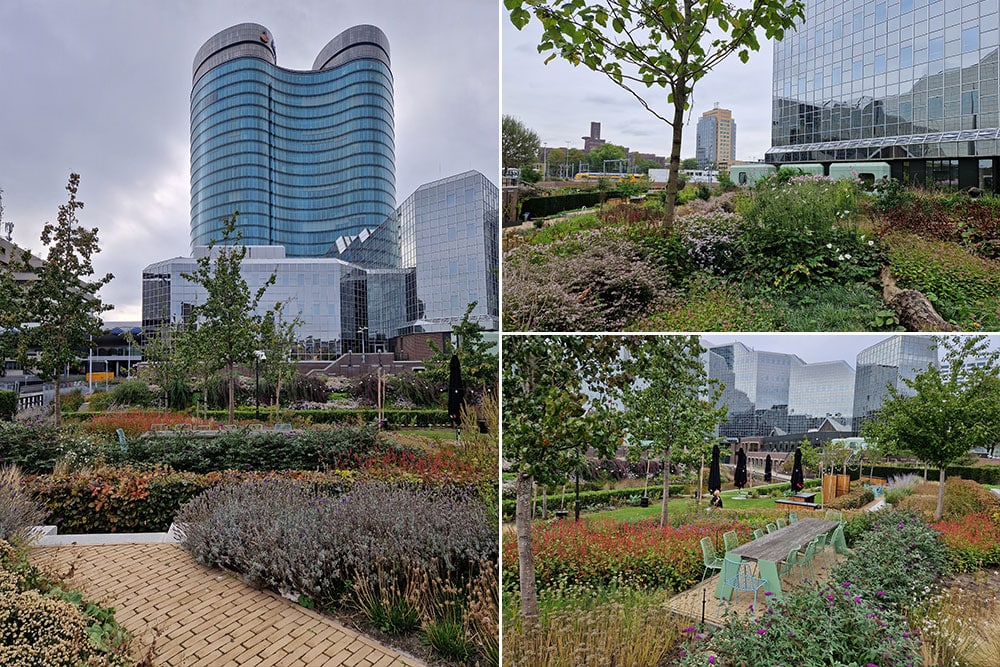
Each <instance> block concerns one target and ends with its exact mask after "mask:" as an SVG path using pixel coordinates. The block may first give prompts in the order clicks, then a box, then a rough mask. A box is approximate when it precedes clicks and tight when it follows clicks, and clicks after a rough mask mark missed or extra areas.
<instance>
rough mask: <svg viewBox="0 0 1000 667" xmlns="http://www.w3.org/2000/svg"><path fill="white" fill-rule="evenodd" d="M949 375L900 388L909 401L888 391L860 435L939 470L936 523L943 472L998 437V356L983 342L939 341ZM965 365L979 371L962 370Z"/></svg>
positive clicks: (931, 370)
mask: <svg viewBox="0 0 1000 667" xmlns="http://www.w3.org/2000/svg"><path fill="white" fill-rule="evenodd" d="M938 344H939V346H941V347H943V348H944V351H945V354H944V359H943V360H942V364H943V366H944V367H945V368H947V369H948V373H947V374H946V373H944V372H942V370H941V369H940V368H937V367H935V366H930V367H928V368H927V370H925V371H923V372H922V373H920V374H919V375H917V376H916V377H914V378H912V379H904V380H903V382H904V384H905V385H906V386H907V388H908V389H909V390H910V391H911V392H912V395H910V394H908V393H904V392H902V391H899V390H898V389H896V388H895V387H890V388H889V398H888V399H887V400H886V401H885V402H884V403H883V404H882V409H881V410H879V411H878V413H876V414H875V416H874V417H873V418H872V419H871V420H869V421H867V422H865V423H864V424H863V425H862V427H861V434H862V435H863V436H864V437H865V438H866V439H869V440H872V441H874V442H875V443H876V444H877V445H878V446H879V447H881V448H883V449H885V450H894V451H897V452H898V451H909V452H912V453H913V455H914V456H916V457H917V458H918V459H919V460H921V461H923V462H924V463H926V464H928V465H932V466H936V467H937V468H938V469H939V470H940V473H939V481H940V485H939V488H938V502H937V509H936V510H935V511H934V518H935V520H938V521H940V520H941V515H942V513H943V512H944V480H945V468H947V467H948V466H949V465H951V464H953V463H955V461H958V460H959V459H961V458H962V457H963V456H965V455H966V454H968V453H969V452H970V451H971V450H972V449H973V448H975V447H988V446H989V445H990V444H992V443H993V441H994V440H995V439H996V434H997V433H998V432H1000V410H997V406H998V405H1000V367H998V356H1000V352H998V351H997V350H990V349H989V344H988V342H987V340H986V337H985V336H969V337H946V338H939V339H938ZM968 359H981V360H983V364H982V365H976V366H973V367H965V365H964V362H965V361H966V360H968Z"/></svg>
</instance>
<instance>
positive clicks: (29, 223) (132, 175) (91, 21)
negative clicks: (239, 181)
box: [0, 0, 500, 321]
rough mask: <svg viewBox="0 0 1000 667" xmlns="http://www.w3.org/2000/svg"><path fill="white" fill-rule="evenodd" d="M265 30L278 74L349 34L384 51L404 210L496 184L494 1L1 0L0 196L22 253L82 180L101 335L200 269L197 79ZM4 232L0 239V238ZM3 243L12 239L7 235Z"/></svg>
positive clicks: (308, 63) (35, 243)
mask: <svg viewBox="0 0 1000 667" xmlns="http://www.w3.org/2000/svg"><path fill="white" fill-rule="evenodd" d="M245 21H248V22H255V23H260V24H263V25H264V26H266V27H267V28H269V29H270V30H271V32H272V34H273V35H274V39H275V46H276V49H277V54H278V65H279V66H281V67H285V68H288V69H299V70H305V69H310V68H311V67H312V63H313V60H314V59H315V57H316V55H317V54H318V53H319V51H320V49H322V48H323V46H325V45H326V43H327V42H329V41H330V40H331V39H332V38H333V37H334V36H336V35H338V34H339V33H340V32H341V31H343V30H344V29H346V28H349V27H350V26H352V25H356V24H359V23H371V24H374V25H376V26H378V27H379V28H381V29H382V31H383V32H385V34H386V35H387V36H388V38H389V44H390V51H391V58H392V72H393V78H394V96H395V107H396V196H397V200H398V201H397V203H401V202H402V201H403V200H404V199H405V198H406V197H408V196H409V195H410V194H411V193H412V192H413V191H414V190H415V189H416V188H417V187H419V186H420V185H421V184H423V183H427V182H430V181H433V180H437V179H439V178H443V177H446V176H450V175H453V174H456V173H460V172H463V171H466V170H468V169H476V170H478V171H481V172H482V173H484V174H485V175H486V176H487V177H488V178H489V179H490V180H491V181H494V182H496V180H497V174H498V173H499V139H498V137H499V106H500V101H499V62H498V60H499V30H498V27H497V22H498V6H497V2H496V0H421V1H420V2H405V1H403V0H369V1H368V2H345V1H343V0H295V1H294V2H281V1H280V0H239V1H234V0H229V1H226V2H222V1H220V0H171V1H170V2H153V1H152V0H143V1H138V0H135V1H128V2H126V1H125V0H46V1H45V2H38V1H37V0H3V2H2V3H0V25H2V26H3V27H4V39H3V40H2V41H0V62H2V63H3V65H2V66H0V100H2V102H0V119H2V122H0V189H3V191H4V193H3V206H4V216H3V218H4V221H12V222H14V223H15V229H14V242H15V243H17V244H19V245H21V246H22V247H27V248H29V249H30V250H32V251H33V252H34V253H35V254H36V255H40V256H42V257H44V256H45V249H44V247H43V246H42V245H41V242H40V241H39V235H40V233H41V229H42V227H43V226H44V225H45V223H46V222H48V221H53V222H54V221H55V219H56V214H57V212H58V207H59V205H60V204H62V203H65V201H66V192H65V189H64V188H65V186H66V182H67V180H68V177H69V174H70V172H71V171H75V172H77V173H79V174H80V175H81V185H80V193H79V195H78V197H79V199H80V200H82V201H83V202H85V204H86V206H85V208H84V209H83V211H81V212H80V215H79V220H80V222H81V224H83V225H84V226H85V227H88V228H89V227H98V228H99V229H100V246H101V253H100V254H99V255H97V256H96V258H95V266H96V269H97V272H98V274H103V273H106V272H111V273H114V275H115V279H114V281H113V282H112V283H111V284H110V285H109V286H107V287H105V288H104V289H103V290H102V292H101V296H102V298H103V299H104V301H105V302H108V303H112V304H114V305H115V309H114V310H113V311H111V312H109V313H105V315H104V319H105V321H123V320H128V321H138V320H139V319H141V300H142V297H141V273H142V269H143V267H145V266H146V265H148V264H150V263H152V262H155V261H159V260H163V259H169V258H172V257H178V256H189V255H190V220H191V205H190V139H189V125H190V95H191V64H192V61H193V59H194V55H195V52H196V51H197V50H198V48H199V47H200V46H201V45H202V44H203V43H204V42H205V40H207V39H208V38H209V37H211V36H212V35H214V34H215V33H217V32H218V31H220V30H222V29H224V28H227V27H229V26H231V25H234V24H237V23H242V22H245ZM2 231H4V230H2V229H0V232H2ZM4 236H6V234H4Z"/></svg>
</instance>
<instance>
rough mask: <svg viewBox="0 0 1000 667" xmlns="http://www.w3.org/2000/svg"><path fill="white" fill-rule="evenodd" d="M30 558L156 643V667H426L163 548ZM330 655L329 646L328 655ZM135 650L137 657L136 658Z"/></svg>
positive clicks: (66, 548) (72, 549) (37, 551)
mask: <svg viewBox="0 0 1000 667" xmlns="http://www.w3.org/2000/svg"><path fill="white" fill-rule="evenodd" d="M31 561H32V562H33V563H34V564H35V565H37V566H38V567H40V568H42V569H43V570H45V571H46V572H50V573H55V574H58V575H65V574H66V573H67V572H69V571H70V569H71V564H72V571H73V575H72V577H71V578H69V583H70V584H71V585H73V586H74V587H76V588H79V589H81V590H82V591H84V592H85V593H86V594H87V596H88V597H89V598H91V599H93V600H95V601H99V602H101V603H102V604H105V605H108V606H111V607H114V608H115V610H116V612H117V613H116V614H115V617H116V618H117V619H118V621H119V622H120V623H121V624H122V625H123V626H125V628H126V629H128V630H129V631H130V632H131V633H132V634H133V635H134V636H135V637H137V639H138V642H137V643H140V644H141V643H145V644H146V646H148V642H150V641H152V637H153V635H154V634H156V635H157V637H156V652H155V653H154V655H153V661H154V664H156V665H162V666H163V667H197V666H199V665H205V666H211V667H216V666H219V667H223V666H225V665H246V666H248V667H249V666H252V665H256V666H257V667H267V666H270V665H280V666H281V667H299V666H306V665H317V666H318V665H338V664H344V665H356V664H363V665H368V664H375V665H378V666H379V667H422V666H423V665H424V663H422V662H420V661H419V660H416V659H415V658H413V657H411V656H408V655H403V654H400V653H399V652H398V651H395V650H393V649H390V648H388V647H385V646H382V645H380V644H378V643H377V642H375V641H374V640H372V639H370V638H368V637H364V636H363V635H360V634H358V633H357V632H355V631H354V630H351V629H349V628H346V627H344V626H342V625H340V624H339V623H337V622H336V621H334V620H332V619H329V618H326V617H324V616H322V615H320V614H316V613H315V612H310V611H309V610H308V609H304V608H302V607H299V606H298V605H296V604H294V603H292V602H290V601H288V600H285V599H284V598H282V597H280V596H278V595H276V594H274V593H271V592H270V591H263V590H259V589H256V588H254V587H252V586H248V585H246V584H244V583H243V582H242V581H240V580H239V579H238V578H236V577H235V576H233V575H232V574H230V573H227V572H223V571H221V570H217V569H213V568H209V567H206V566H204V565H201V564H200V563H198V562H197V561H195V560H194V558H192V557H191V555H190V554H189V553H187V552H186V551H184V550H183V549H181V548H180V547H178V546H176V545H174V544H170V543H149V544H75V545H60V546H38V547H35V548H34V549H32V552H31ZM334 647H335V650H336V654H335V656H334V657H333V658H331V657H330V656H331V652H330V651H328V649H331V648H334ZM141 650H142V649H139V650H138V652H141Z"/></svg>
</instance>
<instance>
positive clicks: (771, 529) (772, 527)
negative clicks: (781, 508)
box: [767, 523, 778, 533]
mask: <svg viewBox="0 0 1000 667" xmlns="http://www.w3.org/2000/svg"><path fill="white" fill-rule="evenodd" d="M776 530H778V525H777V524H775V523H769V524H767V532H768V533H773V532H774V531H776Z"/></svg>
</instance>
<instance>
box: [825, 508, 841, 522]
mask: <svg viewBox="0 0 1000 667" xmlns="http://www.w3.org/2000/svg"><path fill="white" fill-rule="evenodd" d="M826 520H827V521H840V522H843V521H844V515H843V514H841V513H840V512H835V511H833V510H827V511H826Z"/></svg>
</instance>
